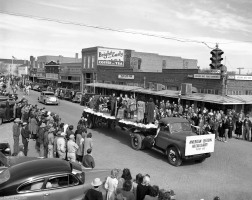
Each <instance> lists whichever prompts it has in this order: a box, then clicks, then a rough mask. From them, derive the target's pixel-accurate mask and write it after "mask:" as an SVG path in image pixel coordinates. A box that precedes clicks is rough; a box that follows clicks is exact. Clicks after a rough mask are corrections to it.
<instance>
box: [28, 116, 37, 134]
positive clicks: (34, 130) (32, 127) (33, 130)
mask: <svg viewBox="0 0 252 200" xmlns="http://www.w3.org/2000/svg"><path fill="white" fill-rule="evenodd" d="M30 131H31V134H37V132H38V122H37V120H36V119H35V118H34V117H33V118H31V121H30Z"/></svg>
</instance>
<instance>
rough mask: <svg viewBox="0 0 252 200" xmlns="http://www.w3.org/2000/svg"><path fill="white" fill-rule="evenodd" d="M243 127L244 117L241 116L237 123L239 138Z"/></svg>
mask: <svg viewBox="0 0 252 200" xmlns="http://www.w3.org/2000/svg"><path fill="white" fill-rule="evenodd" d="M242 127H243V123H242V119H241V118H239V120H238V121H236V125H235V134H236V138H237V139H239V138H240V137H241V135H242Z"/></svg>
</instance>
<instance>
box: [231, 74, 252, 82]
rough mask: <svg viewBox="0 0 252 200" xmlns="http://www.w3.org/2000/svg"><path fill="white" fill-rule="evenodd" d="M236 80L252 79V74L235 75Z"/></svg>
mask: <svg viewBox="0 0 252 200" xmlns="http://www.w3.org/2000/svg"><path fill="white" fill-rule="evenodd" d="M234 79H235V80H244V81H252V76H240V75H235V78H234Z"/></svg>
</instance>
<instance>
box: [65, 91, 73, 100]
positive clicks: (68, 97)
mask: <svg viewBox="0 0 252 200" xmlns="http://www.w3.org/2000/svg"><path fill="white" fill-rule="evenodd" d="M63 98H64V99H65V100H68V101H71V100H72V90H70V89H66V90H65V94H64V97H63Z"/></svg>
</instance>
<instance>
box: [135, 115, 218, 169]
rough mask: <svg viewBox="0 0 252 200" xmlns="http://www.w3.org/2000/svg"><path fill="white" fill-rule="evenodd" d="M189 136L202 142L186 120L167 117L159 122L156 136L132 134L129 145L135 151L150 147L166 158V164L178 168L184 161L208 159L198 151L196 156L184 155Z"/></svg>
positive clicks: (208, 155)
mask: <svg viewBox="0 0 252 200" xmlns="http://www.w3.org/2000/svg"><path fill="white" fill-rule="evenodd" d="M191 136H194V137H197V138H200V140H201V137H202V141H203V137H204V136H199V135H197V134H195V133H193V132H192V129H191V125H190V123H189V122H188V121H187V120H186V119H183V118H175V117H169V118H163V119H161V120H160V121H159V124H158V128H157V129H156V135H153V134H152V135H147V134H146V133H143V132H141V133H139V132H138V133H133V134H132V143H131V144H132V147H133V148H134V149H136V150H140V149H144V148H146V147H151V148H153V149H157V150H159V151H161V152H163V153H164V154H165V155H166V156H167V159H168V163H169V164H171V165H173V166H180V165H181V164H182V162H183V161H184V160H196V161H199V162H202V161H204V160H205V158H207V157H210V153H209V152H207V153H201V152H200V151H198V152H199V153H196V154H195V153H193V154H190V153H188V155H187V154H186V141H187V140H188V139H189V138H190V137H191ZM209 137H210V136H209ZM211 138H212V136H211ZM213 142H214V141H213ZM188 146H189V145H188ZM203 152H204V151H203Z"/></svg>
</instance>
